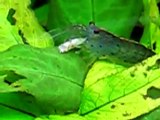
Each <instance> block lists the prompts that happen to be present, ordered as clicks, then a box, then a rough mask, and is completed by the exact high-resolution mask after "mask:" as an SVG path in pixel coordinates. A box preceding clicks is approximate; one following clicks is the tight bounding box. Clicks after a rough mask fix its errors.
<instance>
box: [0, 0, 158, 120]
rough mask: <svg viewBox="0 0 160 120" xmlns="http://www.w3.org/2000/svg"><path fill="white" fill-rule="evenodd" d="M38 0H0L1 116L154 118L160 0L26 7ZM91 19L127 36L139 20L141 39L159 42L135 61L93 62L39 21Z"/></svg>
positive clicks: (58, 23) (53, 25)
mask: <svg viewBox="0 0 160 120" xmlns="http://www.w3.org/2000/svg"><path fill="white" fill-rule="evenodd" d="M38 1H39V0H32V1H30V0H25V1H21V0H15V1H13V0H7V1H6V0H0V18H1V19H0V38H1V39H0V51H1V52H0V119H1V120H6V119H12V120H20V119H25V120H33V119H36V120H63V119H65V120H66V119H68V120H90V119H92V120H94V119H95V120H103V119H104V120H105V119H109V120H115V119H118V120H125V119H141V120H143V119H152V120H154V119H156V118H157V116H158V114H159V105H160V98H159V97H160V96H159V93H160V91H159V89H160V84H159V83H160V75H159V72H160V69H159V59H160V56H159V55H158V54H159V53H160V43H159V39H160V32H159V23H160V22H159V21H160V18H159V9H158V3H159V1H156V0H138V1H135V0H128V1H126V0H117V1H115V0H103V2H100V1H99V0H81V1H75V0H68V1H65V0H63V1H62V0H61V1H60V0H50V1H49V2H47V3H46V4H44V5H42V6H40V7H38V8H35V9H29V7H28V6H29V5H31V6H32V5H33V4H34V3H35V2H38ZM12 10H13V11H12ZM14 11H15V13H14ZM12 12H13V14H12ZM14 20H15V21H16V22H15V23H14ZM89 21H95V22H96V25H97V26H99V27H102V28H105V29H106V30H108V31H110V32H113V33H114V34H117V35H118V36H123V37H126V38H130V36H131V33H132V31H133V28H134V27H135V26H136V25H137V24H141V25H142V26H143V27H144V31H143V35H142V37H141V38H140V43H141V44H143V45H145V46H146V47H149V48H151V49H153V46H154V45H155V52H156V53H157V55H155V56H153V57H151V58H148V59H147V60H145V61H143V62H142V63H139V64H136V65H134V66H132V67H130V68H126V67H124V66H122V65H116V64H113V63H109V62H106V61H97V62H95V63H94V64H93V66H92V67H91V68H89V67H88V61H85V60H83V56H81V55H79V54H75V52H74V51H71V52H68V53H66V54H60V53H59V52H58V50H57V46H55V45H54V41H53V40H52V37H51V36H50V34H48V33H47V32H46V31H45V30H44V28H42V26H41V25H43V26H45V27H46V28H47V29H49V30H52V29H57V28H66V27H68V26H71V25H75V24H85V25H88V22H89ZM40 24H41V25H40ZM56 33H57V31H55V34H56ZM60 35H61V34H60ZM61 36H63V34H62V35H61ZM25 44H27V45H25ZM77 111H78V112H77ZM64 112H73V114H69V115H62V114H63V113H64Z"/></svg>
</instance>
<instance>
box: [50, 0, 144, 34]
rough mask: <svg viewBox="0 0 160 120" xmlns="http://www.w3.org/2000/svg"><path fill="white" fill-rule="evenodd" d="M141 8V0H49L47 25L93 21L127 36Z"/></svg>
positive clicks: (67, 24)
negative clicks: (101, 0)
mask: <svg viewBox="0 0 160 120" xmlns="http://www.w3.org/2000/svg"><path fill="white" fill-rule="evenodd" d="M71 3H72V4H71ZM135 6H136V7H135ZM135 8H136V9H135ZM142 8H143V3H142V1H141V0H140V1H135V0H130V1H125V2H124V1H123V0H118V1H115V0H110V1H108V0H104V1H103V2H99V0H81V1H74V0H69V1H59V0H50V9H49V20H48V24H47V27H48V28H49V29H53V28H57V27H63V26H69V25H72V24H85V25H88V23H89V22H90V21H94V22H95V23H96V24H97V25H98V26H100V27H103V28H106V29H107V30H109V31H111V32H113V33H116V34H118V35H120V36H125V37H129V36H130V33H131V31H132V29H133V27H134V25H135V24H136V22H137V21H138V18H139V15H140V14H141V10H142ZM77 15H78V16H77ZM124 24H125V25H124Z"/></svg>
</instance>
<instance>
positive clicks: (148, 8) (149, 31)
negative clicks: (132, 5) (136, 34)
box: [140, 0, 160, 53]
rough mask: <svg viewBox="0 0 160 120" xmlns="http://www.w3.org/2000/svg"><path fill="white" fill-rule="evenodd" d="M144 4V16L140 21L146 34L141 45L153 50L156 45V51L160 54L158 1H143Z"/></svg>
mask: <svg viewBox="0 0 160 120" xmlns="http://www.w3.org/2000/svg"><path fill="white" fill-rule="evenodd" d="M143 3H144V15H143V16H142V17H141V19H140V21H141V22H142V24H143V25H144V33H143V36H142V38H141V43H142V44H144V45H145V46H148V47H150V48H153V44H155V47H156V48H155V51H156V52H157V53H159V52H160V43H159V40H158V38H160V29H159V26H160V17H159V10H158V6H157V3H156V0H143Z"/></svg>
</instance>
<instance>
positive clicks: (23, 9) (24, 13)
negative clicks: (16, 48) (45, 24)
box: [0, 0, 54, 51]
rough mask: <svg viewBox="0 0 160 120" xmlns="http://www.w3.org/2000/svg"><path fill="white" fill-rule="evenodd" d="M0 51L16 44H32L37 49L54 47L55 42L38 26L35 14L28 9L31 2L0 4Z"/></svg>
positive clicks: (7, 0)
mask: <svg viewBox="0 0 160 120" xmlns="http://www.w3.org/2000/svg"><path fill="white" fill-rule="evenodd" d="M0 3H1V4H0V7H1V8H2V9H0V12H1V15H0V17H1V20H0V27H1V29H0V38H1V44H0V48H1V49H0V50H1V51H2V50H6V49H7V48H9V47H10V46H12V45H16V44H23V43H26V44H30V45H32V46H35V47H53V45H54V44H53V40H52V38H51V36H50V35H49V34H48V33H45V31H44V29H43V28H42V27H41V26H40V25H39V24H38V22H37V20H36V18H35V16H34V13H33V12H32V11H31V10H30V9H29V8H28V6H29V5H30V0H25V1H12V0H1V2H0Z"/></svg>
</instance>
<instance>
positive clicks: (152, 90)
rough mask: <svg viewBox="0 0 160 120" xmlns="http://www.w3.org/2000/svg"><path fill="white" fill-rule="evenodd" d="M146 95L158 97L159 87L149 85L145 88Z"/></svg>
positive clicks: (159, 93)
mask: <svg viewBox="0 0 160 120" xmlns="http://www.w3.org/2000/svg"><path fill="white" fill-rule="evenodd" d="M147 97H150V98H152V99H158V98H160V89H159V88H156V87H154V86H152V87H150V88H149V89H148V90H147Z"/></svg>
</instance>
